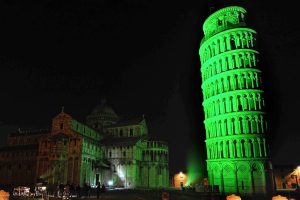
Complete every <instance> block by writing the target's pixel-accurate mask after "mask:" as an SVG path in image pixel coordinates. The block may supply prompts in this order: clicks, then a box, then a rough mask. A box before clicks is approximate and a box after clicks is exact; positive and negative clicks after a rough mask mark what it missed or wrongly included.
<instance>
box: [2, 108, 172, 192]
mask: <svg viewBox="0 0 300 200" xmlns="http://www.w3.org/2000/svg"><path fill="white" fill-rule="evenodd" d="M168 157H169V156H168V145H167V143H166V142H163V141H153V140H151V139H150V137H149V135H148V128H147V124H146V120H145V118H144V116H141V117H136V118H130V119H127V118H125V119H123V118H120V117H119V116H118V115H117V114H116V113H115V112H114V110H113V109H112V108H110V107H109V106H107V105H106V104H102V105H99V106H97V107H96V108H95V109H94V110H93V111H92V112H91V113H90V114H89V115H88V116H87V118H86V122H85V123H82V122H79V121H77V120H76V119H74V118H73V117H72V116H71V115H69V114H67V113H65V112H64V111H62V112H61V113H59V114H58V115H57V116H55V117H54V118H53V119H52V126H51V129H50V130H47V129H45V130H34V131H33V130H31V131H30V130H26V131H25V130H19V131H18V132H17V133H11V134H10V135H9V137H8V145H7V146H5V147H1V148H0V182H1V183H2V184H5V185H13V186H19V185H31V184H34V183H35V182H36V181H37V180H43V181H45V182H47V183H48V184H50V185H57V184H60V183H63V184H66V183H70V184H80V185H83V184H84V183H87V184H90V185H95V184H96V182H97V181H100V183H101V184H102V183H104V184H105V185H110V186H112V187H122V188H166V187H168V186H169V166H168V163H169V162H168Z"/></svg>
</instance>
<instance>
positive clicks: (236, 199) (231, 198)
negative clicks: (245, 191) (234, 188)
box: [226, 194, 241, 200]
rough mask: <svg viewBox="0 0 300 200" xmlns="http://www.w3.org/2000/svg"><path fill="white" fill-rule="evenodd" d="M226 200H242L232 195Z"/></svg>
mask: <svg viewBox="0 0 300 200" xmlns="http://www.w3.org/2000/svg"><path fill="white" fill-rule="evenodd" d="M226 200H241V197H240V196H236V195H235V194H232V195H229V196H227V197H226Z"/></svg>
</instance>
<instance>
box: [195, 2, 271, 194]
mask: <svg viewBox="0 0 300 200" xmlns="http://www.w3.org/2000/svg"><path fill="white" fill-rule="evenodd" d="M246 14H247V12H246V10H245V9H244V8H242V7H238V6H230V7H226V8H222V9H220V10H217V11H216V12H214V13H212V14H211V15H210V16H209V17H208V18H207V19H206V20H205V22H204V24H203V31H204V38H203V39H202V41H201V44H200V50H199V54H200V60H201V75H202V81H203V83H202V91H203V98H204V101H203V107H204V113H205V120H204V124H205V129H206V141H205V142H206V148H207V170H208V178H209V183H210V185H217V186H219V189H220V191H221V192H224V193H241V194H257V193H262V194H266V193H267V192H268V190H269V189H271V188H272V183H273V181H272V179H273V178H272V177H273V175H272V165H271V162H270V160H269V153H270V152H269V146H268V143H267V141H266V137H267V135H266V133H267V130H268V129H267V121H266V113H265V111H264V110H265V100H264V92H263V90H262V79H261V70H260V68H259V59H258V58H259V52H258V51H257V46H256V31H255V30H253V29H251V28H249V27H247V24H246Z"/></svg>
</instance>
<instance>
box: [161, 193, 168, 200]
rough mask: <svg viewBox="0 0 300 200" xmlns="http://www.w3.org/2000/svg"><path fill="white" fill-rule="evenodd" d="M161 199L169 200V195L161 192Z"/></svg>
mask: <svg viewBox="0 0 300 200" xmlns="http://www.w3.org/2000/svg"><path fill="white" fill-rule="evenodd" d="M161 199H162V200H169V193H167V192H163V193H162V195H161Z"/></svg>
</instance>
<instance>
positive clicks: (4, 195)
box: [0, 190, 9, 200]
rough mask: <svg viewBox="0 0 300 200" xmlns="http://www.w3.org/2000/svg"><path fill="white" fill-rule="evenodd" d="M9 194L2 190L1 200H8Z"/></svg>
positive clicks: (0, 191)
mask: <svg viewBox="0 0 300 200" xmlns="http://www.w3.org/2000/svg"><path fill="white" fill-rule="evenodd" d="M8 198H9V193H8V192H5V191H4V190H0V200H8Z"/></svg>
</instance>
